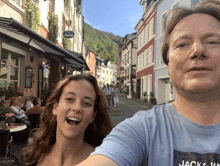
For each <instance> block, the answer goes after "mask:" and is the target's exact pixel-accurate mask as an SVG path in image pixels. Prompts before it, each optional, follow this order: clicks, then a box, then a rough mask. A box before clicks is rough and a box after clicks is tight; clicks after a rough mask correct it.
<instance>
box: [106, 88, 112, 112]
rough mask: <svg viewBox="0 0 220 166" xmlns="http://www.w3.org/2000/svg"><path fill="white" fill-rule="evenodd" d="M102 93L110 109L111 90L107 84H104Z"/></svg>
mask: <svg viewBox="0 0 220 166" xmlns="http://www.w3.org/2000/svg"><path fill="white" fill-rule="evenodd" d="M104 92H105V97H106V100H107V104H108V108H110V106H111V99H112V94H113V90H112V88H111V87H110V86H109V84H106V87H105V88H104Z"/></svg>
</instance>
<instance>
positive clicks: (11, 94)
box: [6, 84, 17, 100]
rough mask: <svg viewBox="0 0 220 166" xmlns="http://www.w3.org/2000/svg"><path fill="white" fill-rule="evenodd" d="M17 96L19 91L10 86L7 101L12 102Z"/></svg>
mask: <svg viewBox="0 0 220 166" xmlns="http://www.w3.org/2000/svg"><path fill="white" fill-rule="evenodd" d="M16 96H17V89H15V88H14V87H12V85H11V84H10V85H9V87H8V89H7V91H6V100H10V99H11V98H12V97H16Z"/></svg>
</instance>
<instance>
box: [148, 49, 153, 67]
mask: <svg viewBox="0 0 220 166" xmlns="http://www.w3.org/2000/svg"><path fill="white" fill-rule="evenodd" d="M152 53H153V46H151V47H150V48H149V49H148V65H151V63H152Z"/></svg>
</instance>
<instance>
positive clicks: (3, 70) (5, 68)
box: [0, 67, 8, 76]
mask: <svg viewBox="0 0 220 166" xmlns="http://www.w3.org/2000/svg"><path fill="white" fill-rule="evenodd" d="M7 72H8V67H2V68H1V72H0V76H2V75H5V74H7Z"/></svg>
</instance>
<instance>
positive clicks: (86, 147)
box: [83, 142, 95, 158]
mask: <svg viewBox="0 0 220 166" xmlns="http://www.w3.org/2000/svg"><path fill="white" fill-rule="evenodd" d="M83 149H84V150H83V153H84V155H85V157H86V156H87V157H89V155H90V154H91V153H92V152H94V151H95V147H94V146H92V145H90V144H88V143H86V142H84V147H83ZM87 157H86V158H87Z"/></svg>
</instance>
